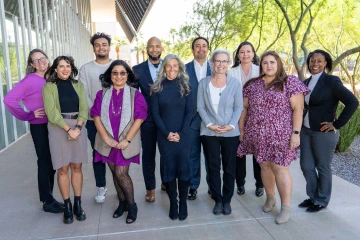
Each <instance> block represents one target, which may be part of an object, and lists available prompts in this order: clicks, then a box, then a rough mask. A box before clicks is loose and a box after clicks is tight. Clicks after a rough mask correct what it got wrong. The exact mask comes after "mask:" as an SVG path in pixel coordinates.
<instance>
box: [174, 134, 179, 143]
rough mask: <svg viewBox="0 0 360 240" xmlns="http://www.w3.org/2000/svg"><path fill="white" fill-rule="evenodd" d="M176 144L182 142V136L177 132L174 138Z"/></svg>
mask: <svg viewBox="0 0 360 240" xmlns="http://www.w3.org/2000/svg"><path fill="white" fill-rule="evenodd" d="M174 142H180V135H179V134H178V133H177V132H176V133H175V136H174Z"/></svg>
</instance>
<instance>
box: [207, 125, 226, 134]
mask: <svg viewBox="0 0 360 240" xmlns="http://www.w3.org/2000/svg"><path fill="white" fill-rule="evenodd" d="M209 129H210V130H212V131H214V132H216V133H222V131H223V129H222V127H220V126H219V125H210V126H209Z"/></svg>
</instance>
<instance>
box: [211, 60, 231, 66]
mask: <svg viewBox="0 0 360 240" xmlns="http://www.w3.org/2000/svg"><path fill="white" fill-rule="evenodd" d="M214 63H216V64H218V65H220V64H222V65H225V64H228V63H229V61H226V60H223V61H221V60H214Z"/></svg>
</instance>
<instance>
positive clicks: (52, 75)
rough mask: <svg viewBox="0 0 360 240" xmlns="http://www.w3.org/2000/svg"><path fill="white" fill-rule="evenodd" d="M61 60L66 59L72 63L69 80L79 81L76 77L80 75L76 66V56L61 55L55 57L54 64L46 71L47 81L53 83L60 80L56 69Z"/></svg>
mask: <svg viewBox="0 0 360 240" xmlns="http://www.w3.org/2000/svg"><path fill="white" fill-rule="evenodd" d="M61 60H64V61H65V62H67V63H69V64H70V66H71V73H70V77H69V80H70V81H71V82H73V83H77V82H78V81H77V80H76V79H75V77H76V76H77V75H78V72H79V71H78V69H77V67H76V66H75V63H74V58H73V57H71V56H59V57H57V58H55V60H54V62H53V64H52V66H51V67H50V68H49V69H48V70H47V71H46V73H45V79H46V82H52V83H56V84H57V83H58V82H59V78H58V76H57V72H56V71H55V70H56V68H57V67H58V65H59V63H60V61H61Z"/></svg>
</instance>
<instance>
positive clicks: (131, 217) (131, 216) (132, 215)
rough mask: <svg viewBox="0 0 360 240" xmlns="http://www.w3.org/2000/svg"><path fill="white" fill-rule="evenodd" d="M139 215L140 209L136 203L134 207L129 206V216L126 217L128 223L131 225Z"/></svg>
mask: <svg viewBox="0 0 360 240" xmlns="http://www.w3.org/2000/svg"><path fill="white" fill-rule="evenodd" d="M137 213H138V208H137V205H136V203H134V204H133V205H128V215H127V217H126V223H127V224H131V223H133V222H135V221H136V218H137Z"/></svg>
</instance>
